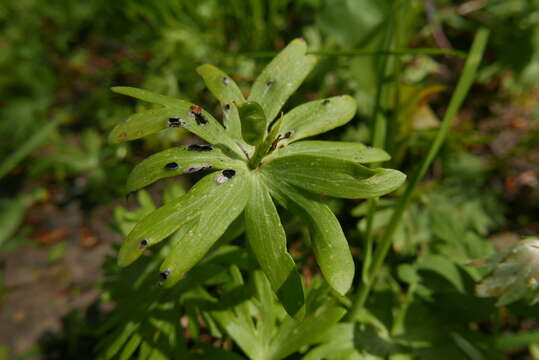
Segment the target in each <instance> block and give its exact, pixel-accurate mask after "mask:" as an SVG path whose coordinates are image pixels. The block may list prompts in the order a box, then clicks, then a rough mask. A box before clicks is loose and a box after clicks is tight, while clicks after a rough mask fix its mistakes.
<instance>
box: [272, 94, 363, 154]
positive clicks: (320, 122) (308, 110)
mask: <svg viewBox="0 0 539 360" xmlns="http://www.w3.org/2000/svg"><path fill="white" fill-rule="evenodd" d="M356 110H357V103H356V100H355V99H354V98H353V97H351V96H349V95H342V96H335V97H332V98H328V99H322V100H314V101H310V102H307V103H305V104H302V105H299V106H297V107H295V108H294V109H292V110H290V111H289V112H288V113H286V114H285V115H284V119H283V123H282V125H281V136H283V137H284V138H285V139H284V140H283V142H282V143H285V144H286V143H290V142H293V141H297V140H299V139H303V138H306V137H310V136H314V135H318V134H321V133H324V132H326V131H329V130H332V129H335V128H337V127H339V126H342V125H344V124H346V123H347V122H349V121H350V120H352V118H353V117H354V115H355V114H356ZM287 133H289V134H290V136H288V137H286V134H287Z"/></svg>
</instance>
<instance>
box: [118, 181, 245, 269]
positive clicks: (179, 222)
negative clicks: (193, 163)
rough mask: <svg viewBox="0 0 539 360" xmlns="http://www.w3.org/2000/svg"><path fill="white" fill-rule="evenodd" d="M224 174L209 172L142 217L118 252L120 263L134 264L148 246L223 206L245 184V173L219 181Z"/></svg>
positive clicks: (125, 264) (122, 264) (121, 264)
mask: <svg viewBox="0 0 539 360" xmlns="http://www.w3.org/2000/svg"><path fill="white" fill-rule="evenodd" d="M220 175H221V173H220V172H219V173H212V174H209V175H207V176H205V177H204V178H203V179H201V180H200V181H198V182H197V183H196V184H195V185H194V186H193V187H192V188H191V189H190V190H189V191H188V192H187V194H185V195H184V196H182V197H180V198H178V199H176V200H174V201H170V202H168V203H167V204H165V205H163V206H161V207H160V208H158V209H157V210H155V211H153V212H151V213H150V214H148V215H146V216H145V217H144V218H143V219H142V220H140V221H139V222H138V223H137V225H136V226H135V227H134V228H133V230H131V232H130V233H129V234H128V235H127V238H126V239H125V240H124V242H123V244H122V247H121V248H120V252H119V254H118V264H119V265H120V266H127V265H129V264H131V263H132V262H133V261H135V260H136V259H138V257H139V256H140V255H142V253H143V252H144V250H145V248H147V247H150V246H153V245H155V244H157V243H158V242H160V241H161V240H163V239H165V238H166V237H167V236H169V235H171V234H172V233H173V232H175V231H176V230H178V228H180V227H181V226H187V225H189V224H192V223H193V222H195V223H196V222H197V221H198V219H199V217H201V216H202V215H203V214H207V213H208V212H209V211H210V210H211V209H210V208H211V207H214V208H219V207H220V203H221V201H223V199H227V198H228V197H230V196H231V194H235V193H236V192H237V191H238V188H241V187H242V186H241V184H242V181H241V180H242V179H241V178H242V177H243V176H238V175H239V174H236V176H234V177H233V178H231V179H229V181H226V182H225V183H222V184H218V183H217V181H216V178H217V177H218V176H220ZM238 183H239V184H238ZM232 207H233V208H235V206H232ZM206 220H207V219H202V220H201V221H206ZM227 226H228V224H227ZM143 241H144V242H143Z"/></svg>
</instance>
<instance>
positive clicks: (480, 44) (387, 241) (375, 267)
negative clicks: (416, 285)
mask: <svg viewBox="0 0 539 360" xmlns="http://www.w3.org/2000/svg"><path fill="white" fill-rule="evenodd" d="M488 36H489V31H488V30H487V29H485V28H481V29H479V30H478V31H477V33H476V35H475V37H474V40H473V43H472V47H471V49H470V54H469V56H468V58H467V60H466V63H465V65H464V70H463V72H462V75H461V77H460V79H459V82H458V84H457V87H456V89H455V92H454V93H453V95H452V97H451V100H450V102H449V106H448V108H447V111H446V113H445V115H444V118H443V120H442V124H441V126H440V129H439V130H438V133H437V134H436V138H435V139H434V141H433V142H432V144H431V146H430V149H429V152H428V155H427V157H426V158H425V160H424V161H423V163H422V164H421V167H420V168H419V169H418V170H417V171H416V172H415V174H414V175H413V176H412V179H411V180H410V182H409V183H408V185H407V187H406V190H405V191H404V194H403V196H402V197H401V198H400V200H399V202H398V204H397V206H396V208H395V211H394V212H393V215H392V216H391V219H390V221H389V225H388V227H387V229H386V230H385V232H384V235H383V237H382V240H381V243H380V246H379V247H378V248H377V249H376V252H375V253H374V258H373V262H372V265H371V269H370V272H369V276H368V282H367V284H364V286H362V287H361V288H360V289H359V292H358V294H357V297H356V299H355V302H354V303H353V304H352V307H351V309H350V311H349V313H348V315H347V318H348V320H352V319H355V318H356V316H357V314H358V312H359V311H360V310H361V309H362V308H363V306H364V305H365V302H366V300H367V297H368V296H369V293H370V291H371V289H372V287H373V285H374V283H375V282H376V278H377V276H378V274H379V272H380V270H381V268H382V265H383V263H384V259H385V257H386V255H387V253H388V251H389V248H390V246H391V242H392V240H393V234H394V233H395V229H396V228H397V226H398V225H399V223H400V221H401V219H402V215H403V214H404V210H405V209H406V207H407V205H408V203H409V202H410V199H411V197H412V194H413V192H414V190H415V188H416V187H417V186H418V185H419V182H420V181H421V179H422V178H423V176H424V175H425V173H426V172H427V170H428V168H429V167H430V165H431V163H432V161H433V160H434V158H435V156H436V155H437V153H438V151H439V150H440V147H441V146H442V144H443V143H444V141H445V138H446V137H447V135H448V133H449V130H450V127H451V123H452V122H453V119H454V118H455V116H456V115H457V113H458V111H459V109H460V106H461V105H462V102H463V101H464V98H465V97H466V95H467V94H468V92H469V90H470V88H471V86H472V84H473V81H474V78H475V75H476V72H477V68H478V67H479V63H480V62H481V58H482V56H483V52H484V50H485V46H486V44H487V40H488Z"/></svg>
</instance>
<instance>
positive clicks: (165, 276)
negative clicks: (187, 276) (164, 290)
mask: <svg viewBox="0 0 539 360" xmlns="http://www.w3.org/2000/svg"><path fill="white" fill-rule="evenodd" d="M169 275H170V270H165V271H161V272H160V273H159V277H160V278H161V281H165V280H166V279H168V277H169Z"/></svg>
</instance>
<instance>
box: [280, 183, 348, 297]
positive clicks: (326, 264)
mask: <svg viewBox="0 0 539 360" xmlns="http://www.w3.org/2000/svg"><path fill="white" fill-rule="evenodd" d="M270 181H272V182H273V183H274V184H276V186H274V189H275V190H274V191H275V192H277V193H278V194H279V195H278V196H279V199H280V201H281V202H282V203H283V205H284V206H285V207H286V208H288V209H290V210H292V211H293V212H294V213H296V214H298V215H299V216H300V217H301V218H302V219H303V221H304V222H305V223H306V224H307V226H308V228H309V232H310V233H311V237H312V247H313V249H314V253H315V257H316V262H317V263H318V265H319V266H320V270H321V271H322V275H323V276H324V278H325V279H326V281H327V282H328V284H329V285H330V286H331V287H332V288H333V289H334V290H335V291H337V292H338V293H339V294H341V295H345V294H346V293H347V292H348V290H350V287H351V286H352V281H353V279H354V273H355V265H354V260H353V258H352V253H351V252H350V247H349V245H348V241H347V240H346V237H345V236H344V232H343V230H342V228H341V225H340V223H339V221H338V220H337V218H336V217H335V215H334V214H333V212H332V211H331V210H330V208H329V207H328V206H327V205H326V204H324V203H323V202H321V201H320V200H319V199H317V198H316V197H314V196H312V195H310V194H308V193H306V192H304V191H302V190H301V189H298V188H296V187H294V186H291V185H288V184H286V183H283V182H278V181H275V180H270Z"/></svg>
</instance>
